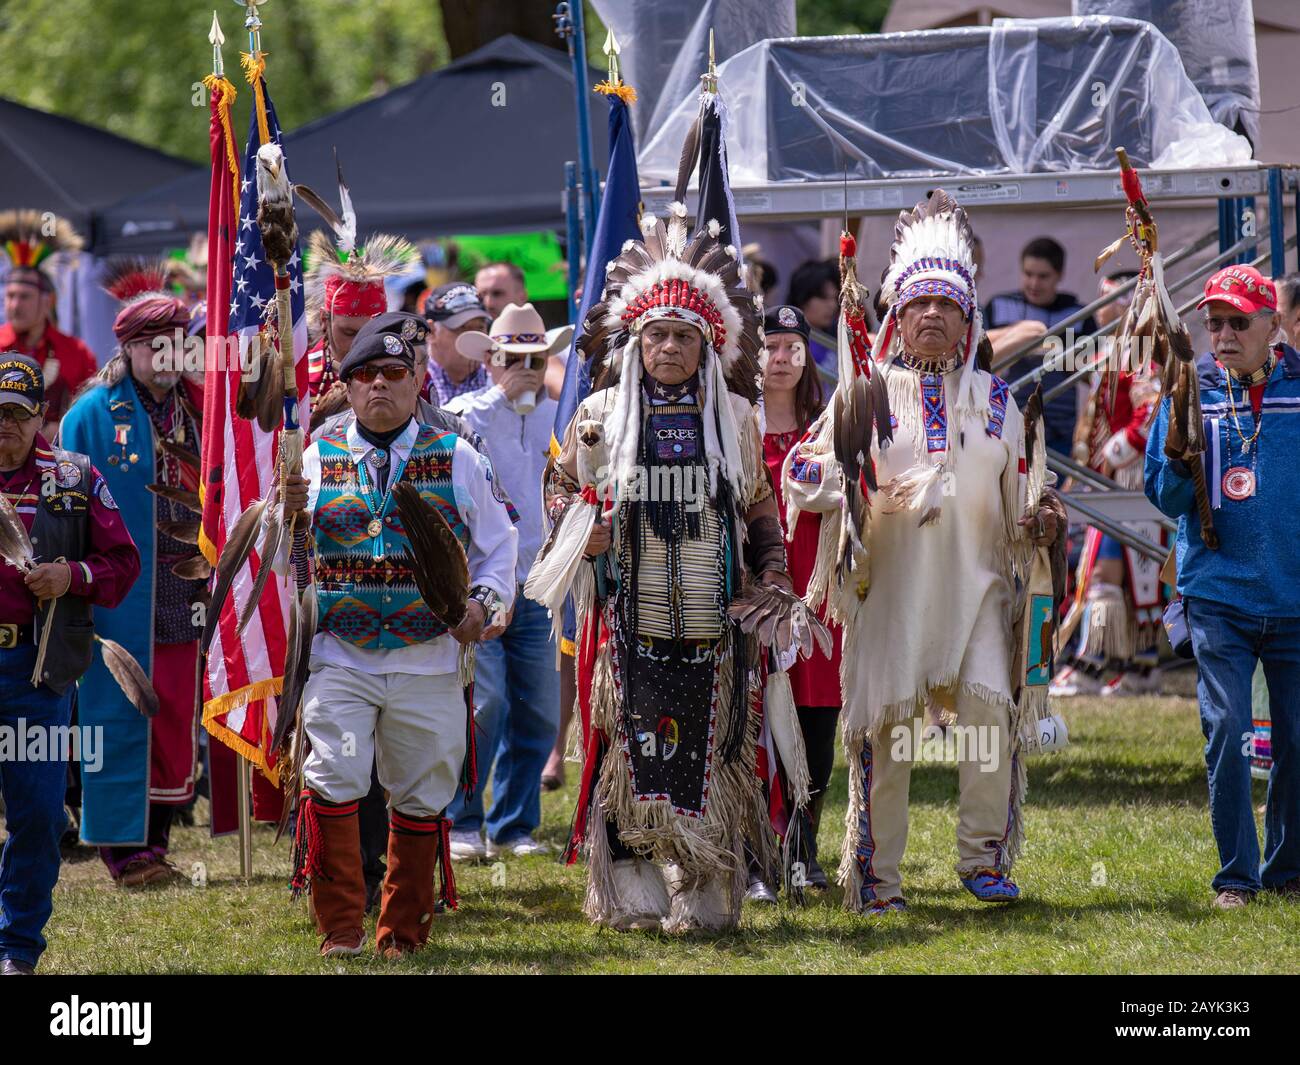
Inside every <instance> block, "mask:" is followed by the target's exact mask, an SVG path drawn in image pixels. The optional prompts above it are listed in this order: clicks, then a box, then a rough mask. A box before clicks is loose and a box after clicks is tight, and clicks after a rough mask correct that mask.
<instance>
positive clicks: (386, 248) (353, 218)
mask: <svg viewBox="0 0 1300 1065" xmlns="http://www.w3.org/2000/svg"><path fill="white" fill-rule="evenodd" d="M335 168H336V170H337V171H338V180H339V207H340V211H339V213H335V211H334V209H333V208H332V207H331V206H330V205H329V204H328V203H326V202H325V200H324V199H323V198H322V197H321V196H320V194H319V193H317V192H315V191H314V190H313V189H312V188H311V187H310V186H308V185H295V186H294V192H295V193H296V194H297V195H298V196H299V197H300V198H301V199H303V200H305V201H306V202H307V204H308V205H309V206H310V207H311V208H312V209H313V210H314V211H316V213H317V214H319V215H320V216H321V217H322V218H324V219H325V221H326V222H328V223H329V226H330V229H332V230H333V231H334V240H333V241H331V240H330V238H329V237H328V236H327V235H326V234H325V233H322V232H321V231H320V230H317V231H316V232H315V233H313V234H312V235H311V239H310V240H309V241H308V245H307V246H308V258H309V260H310V262H311V268H310V269H309V270H308V271H307V311H308V314H309V318H310V320H311V321H312V322H315V321H318V320H319V314H318V313H317V312H318V311H320V310H321V309H322V308H323V309H324V310H325V311H326V312H328V313H329V314H331V315H334V314H339V315H344V316H348V317H352V316H355V317H365V318H373V317H374V316H375V315H376V314H383V313H384V311H386V310H387V309H388V302H387V300H386V298H385V296H384V279H385V278H389V277H394V276H395V275H397V274H400V273H402V271H404V270H406V269H407V268H409V266H410V264H411V262H412V261H415V260H418V257H419V253H418V252H417V251H416V249H415V246H414V245H413V244H411V242H410V241H408V240H405V239H403V238H402V237H392V236H389V235H387V234H384V233H377V234H375V235H374V236H372V237H371V238H370V239H369V240H368V241H367V242H366V244H365V246H364V247H362V248H360V249H358V248H357V213H356V211H355V210H354V209H353V207H352V194H351V193H350V192H349V191H348V186H347V182H345V181H344V180H343V166H342V164H341V163H339V162H338V161H337V158H336V160H335Z"/></svg>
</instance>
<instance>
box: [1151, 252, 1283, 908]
mask: <svg viewBox="0 0 1300 1065" xmlns="http://www.w3.org/2000/svg"><path fill="white" fill-rule="evenodd" d="M1200 306H1202V307H1204V308H1205V314H1206V319H1205V325H1206V330H1207V331H1208V333H1209V335H1210V340H1211V343H1212V345H1213V349H1214V351H1213V355H1212V356H1210V355H1205V356H1202V358H1201V360H1200V362H1199V363H1198V370H1199V385H1200V389H1201V411H1202V414H1203V415H1204V417H1205V428H1206V438H1207V445H1206V454H1205V459H1204V461H1205V472H1206V481H1207V484H1208V487H1209V492H1210V501H1211V506H1212V508H1213V516H1214V528H1215V531H1216V532H1217V533H1218V535H1219V544H1220V546H1219V548H1218V550H1215V551H1211V550H1209V549H1208V548H1207V547H1206V546H1205V543H1204V541H1203V540H1202V539H1201V531H1200V518H1199V516H1198V514H1197V509H1196V502H1195V498H1194V495H1193V489H1192V478H1191V471H1190V470H1189V469H1188V468H1187V467H1186V465H1185V464H1183V463H1182V462H1180V461H1178V460H1175V459H1169V458H1168V457H1166V455H1165V451H1164V445H1165V435H1166V432H1167V430H1168V427H1169V405H1170V401H1171V400H1170V397H1169V396H1166V397H1165V398H1164V399H1163V400H1162V402H1161V405H1160V412H1159V415H1158V416H1157V418H1156V421H1155V425H1154V426H1153V427H1152V430H1151V434H1150V436H1149V437H1148V439H1147V454H1146V493H1147V496H1148V497H1149V498H1150V499H1151V501H1152V502H1153V503H1154V504H1155V505H1156V506H1157V507H1159V508H1160V509H1161V510H1162V511H1164V512H1165V513H1166V514H1168V515H1169V516H1170V517H1172V518H1177V519H1178V541H1177V561H1178V591H1179V593H1180V594H1181V595H1182V597H1183V602H1184V605H1185V607H1186V614H1187V622H1188V626H1189V628H1190V631H1191V636H1192V646H1193V649H1194V651H1195V653H1196V663H1197V666H1198V668H1199V673H1200V677H1199V681H1198V683H1197V696H1198V699H1199V701H1200V709H1201V729H1202V731H1203V732H1204V733H1205V738H1206V741H1207V742H1206V746H1205V762H1206V766H1207V768H1208V770H1209V783H1210V823H1211V825H1212V827H1213V829H1214V838H1215V842H1216V843H1217V844H1218V847H1219V860H1220V862H1221V863H1222V867H1221V868H1220V869H1219V872H1218V874H1217V875H1216V876H1215V877H1214V881H1213V886H1214V888H1215V890H1216V891H1217V892H1218V896H1217V897H1216V899H1215V905H1216V906H1217V907H1219V908H1220V909H1236V908H1238V907H1242V906H1245V905H1246V904H1248V903H1249V902H1250V901H1251V900H1252V899H1253V898H1254V896H1255V894H1256V893H1257V892H1258V891H1260V890H1261V889H1262V890H1265V891H1271V892H1276V893H1278V894H1282V895H1285V896H1289V897H1291V898H1296V897H1298V896H1300V552H1297V551H1296V548H1295V522H1296V516H1297V515H1298V514H1300V477H1298V476H1297V475H1296V463H1297V456H1300V352H1297V351H1296V349H1295V348H1292V347H1291V346H1289V345H1288V344H1284V343H1278V342H1277V341H1278V340H1279V339H1280V336H1281V334H1280V331H1279V327H1280V324H1281V317H1280V316H1279V314H1278V312H1277V293H1276V290H1275V288H1274V285H1273V282H1271V281H1268V280H1265V279H1264V278H1263V277H1262V276H1261V275H1260V274H1259V272H1258V271H1256V270H1254V269H1252V268H1251V267H1248V266H1230V267H1227V268H1225V269H1223V270H1220V271H1219V272H1218V273H1216V274H1214V275H1213V276H1212V277H1211V278H1210V279H1209V281H1208V282H1207V283H1206V286H1205V297H1204V299H1202V300H1201V302H1200ZM1256 662H1262V663H1263V666H1264V675H1265V677H1266V679H1267V681H1268V693H1269V707H1270V711H1271V713H1272V718H1273V722H1272V724H1273V759H1274V764H1273V772H1272V776H1271V777H1270V779H1269V785H1268V805H1267V807H1266V811H1265V815H1264V863H1263V866H1262V867H1261V865H1260V852H1259V841H1258V839H1257V838H1256V834H1255V816H1254V809H1253V806H1252V803H1251V795H1250V749H1251V745H1250V741H1251V737H1252V732H1253V730H1252V725H1251V712H1250V708H1251V702H1250V689H1251V677H1252V675H1253V674H1254V671H1255V665H1256Z"/></svg>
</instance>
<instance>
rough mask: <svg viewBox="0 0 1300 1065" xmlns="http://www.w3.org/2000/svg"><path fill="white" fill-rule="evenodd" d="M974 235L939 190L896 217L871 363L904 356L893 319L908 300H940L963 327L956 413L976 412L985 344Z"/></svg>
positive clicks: (960, 210)
mask: <svg viewBox="0 0 1300 1065" xmlns="http://www.w3.org/2000/svg"><path fill="white" fill-rule="evenodd" d="M975 273H976V266H975V232H974V230H972V229H971V224H970V219H969V218H968V217H967V215H966V211H965V210H964V209H963V208H961V207H959V206H958V204H957V201H956V200H954V199H953V198H952V197H951V196H949V195H948V194H947V193H946V192H944V191H943V189H936V190H935V191H934V192H932V193H931V194H930V196H929V198H928V199H927V200H925V201H924V202H922V203H918V204H917V205H916V206H915V207H913V208H912V210H910V211H900V212H899V215H898V221H897V222H896V223H895V224H894V243H893V246H892V247H891V248H890V249H889V266H888V267H887V268H886V270H885V272H884V274H883V275H882V276H881V280H880V298H881V299H882V300H883V301H884V304H885V306H886V307H888V308H889V310H888V313H887V314H886V315H885V320H884V321H883V322H882V323H881V327H880V335H879V339H878V341H877V346H876V358H877V359H878V360H879V361H880V362H889V361H890V360H892V359H893V358H894V357H895V356H896V355H899V354H901V353H902V351H903V338H902V336H901V335H900V332H899V329H898V317H899V315H900V314H901V313H902V311H903V308H904V307H906V306H907V305H908V304H909V303H911V302H912V300H914V299H917V298H919V297H921V296H942V297H944V298H946V299H950V300H952V301H953V302H954V303H956V304H957V306H959V307H960V308H961V309H962V313H963V314H964V315H965V316H966V319H967V321H968V323H969V324H968V326H967V328H966V336H965V338H964V340H963V342H962V343H961V344H960V345H959V347H958V355H959V356H960V358H961V360H962V362H963V364H964V365H963V368H962V375H961V386H960V388H959V390H958V393H957V397H958V398H957V409H958V411H963V410H969V411H973V410H975V409H976V399H975V396H974V378H975V368H976V358H975V355H976V352H977V350H978V349H979V346H980V342H981V341H982V340H983V339H984V317H983V315H982V314H981V313H980V307H979V301H978V300H977V298H976V295H975Z"/></svg>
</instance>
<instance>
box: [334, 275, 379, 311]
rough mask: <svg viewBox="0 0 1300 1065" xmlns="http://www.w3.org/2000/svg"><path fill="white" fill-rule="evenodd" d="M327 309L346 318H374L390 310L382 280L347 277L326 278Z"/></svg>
mask: <svg viewBox="0 0 1300 1065" xmlns="http://www.w3.org/2000/svg"><path fill="white" fill-rule="evenodd" d="M325 310H326V311H327V312H328V313H329V314H331V315H334V314H337V315H341V316H342V317H345V318H373V317H374V316H375V315H377V314H383V313H384V312H385V311H386V310H388V297H387V296H385V295H384V283H383V282H382V281H350V280H348V279H347V278H345V277H339V276H337V275H336V276H334V277H329V278H326V280H325Z"/></svg>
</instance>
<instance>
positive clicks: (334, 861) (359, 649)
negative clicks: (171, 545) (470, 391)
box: [285, 329, 518, 957]
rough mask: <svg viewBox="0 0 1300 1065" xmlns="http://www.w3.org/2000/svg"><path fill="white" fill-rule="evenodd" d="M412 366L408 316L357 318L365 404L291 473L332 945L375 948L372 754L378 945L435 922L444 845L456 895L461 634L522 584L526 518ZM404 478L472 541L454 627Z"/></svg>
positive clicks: (497, 610) (357, 394)
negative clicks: (371, 325) (389, 323)
mask: <svg viewBox="0 0 1300 1065" xmlns="http://www.w3.org/2000/svg"><path fill="white" fill-rule="evenodd" d="M414 366H415V351H414V348H413V345H412V342H411V340H410V339H409V338H407V337H404V336H402V335H401V331H400V329H399V330H398V332H397V333H393V332H385V331H382V330H374V331H372V332H370V333H368V334H367V335H365V336H362V335H360V334H359V335H358V336H357V338H356V340H355V341H354V342H353V344H352V348H351V350H350V351H349V352H348V354H347V356H346V357H345V358H344V359H343V360H342V362H341V363H340V365H339V378H340V379H341V380H342V381H343V383H344V385H345V387H346V388H347V392H348V401H349V404H350V406H351V408H352V410H353V411H354V412H355V417H354V418H353V419H352V420H351V421H349V422H347V424H345V425H339V426H338V427H336V428H335V429H334V430H332V431H331V432H328V433H325V434H324V435H322V436H321V437H320V438H319V439H317V440H315V441H314V442H313V443H312V444H311V446H310V447H308V448H307V451H306V453H305V454H304V455H303V466H302V476H300V477H291V478H289V479H288V481H287V484H286V492H285V503H286V510H287V511H288V512H290V513H297V512H302V513H300V514H299V516H298V518H297V520H298V521H299V522H300V523H302V524H306V525H309V526H310V527H311V528H312V530H313V535H314V539H315V548H316V560H317V562H316V572H315V576H316V592H317V599H318V603H319V611H320V622H319V626H318V628H317V633H316V637H315V639H314V641H313V643H312V659H311V670H312V671H311V676H310V678H309V679H308V681H307V688H306V691H305V693H304V697H303V727H304V728H305V730H306V733H307V739H308V740H309V741H310V744H311V754H310V755H309V756H308V758H307V761H306V763H305V766H304V770H303V777H304V784H305V788H306V791H305V792H304V794H303V796H302V799H301V807H300V812H299V822H298V833H299V841H300V842H299V845H300V848H301V851H302V854H301V859H302V860H301V864H300V866H299V868H298V869H296V870H295V875H294V882H295V886H297V887H302V886H305V885H306V883H308V882H309V883H310V885H311V891H312V897H313V900H314V903H315V916H316V924H317V929H318V931H319V932H320V934H321V936H322V937H323V943H322V945H321V953H322V954H323V955H325V956H326V957H330V956H334V955H346V954H359V953H360V952H361V949H362V941H363V938H364V933H363V930H362V918H363V915H364V913H365V906H366V891H365V880H364V877H363V873H362V867H361V840H360V832H359V824H358V804H359V802H360V800H361V799H362V797H363V796H365V795H366V793H367V791H368V790H369V788H370V783H371V767H372V765H373V766H374V767H376V768H377V770H378V775H379V781H380V783H381V785H382V787H383V789H384V790H385V791H386V792H387V793H388V808H389V822H390V831H389V837H388V868H387V873H386V876H385V880H384V887H383V899H382V902H381V905H380V911H379V923H378V927H377V931H376V949H377V950H379V951H380V952H382V953H383V954H384V955H385V956H389V957H391V956H397V955H400V954H403V953H406V952H409V951H413V950H418V949H419V948H420V947H421V946H422V945H423V944H424V942H425V941H426V940H427V938H428V935H429V928H430V920H431V917H432V914H433V912H434V897H433V878H434V875H435V871H436V870H435V867H436V865H437V864H438V859H439V857H440V856H441V858H442V861H443V863H444V877H443V891H444V902H446V903H447V904H450V905H454V904H455V898H454V891H453V890H452V884H451V880H450V876H449V872H448V866H449V861H450V858H449V854H448V848H447V836H448V832H449V830H450V823H449V822H448V821H447V819H446V818H445V816H444V813H443V812H444V810H445V808H446V806H447V804H448V803H449V802H450V801H451V798H452V796H453V795H454V794H455V791H456V787H457V784H458V782H459V781H460V780H461V779H462V772H463V764H462V763H463V761H464V759H465V757H466V753H467V740H468V729H467V727H466V714H467V712H468V711H467V703H466V699H465V693H464V689H463V687H462V684H461V679H460V676H459V661H458V660H459V657H460V656H459V652H458V645H459V644H471V643H473V642H474V641H476V640H477V639H478V638H479V636H480V634H481V633H482V631H483V628H484V627H485V625H487V624H488V622H489V621H490V620H492V619H493V616H494V615H499V614H501V613H503V612H504V611H505V610H506V609H508V607H509V605H510V603H511V601H512V600H513V598H514V592H515V582H514V571H515V554H516V551H517V547H516V544H517V540H518V535H517V533H516V532H515V529H514V526H513V525H512V523H511V521H510V518H509V516H508V515H507V514H506V510H505V507H504V506H503V505H502V504H501V503H500V501H499V500H498V499H497V498H496V497H495V496H494V494H493V491H492V485H491V483H490V481H489V480H488V477H487V472H486V467H485V465H484V463H483V461H482V460H481V458H480V457H479V455H478V454H477V453H476V452H475V451H474V449H473V448H472V447H470V445H469V444H468V443H466V442H465V441H464V440H461V439H460V438H458V437H457V436H456V435H455V434H454V433H449V432H445V431H443V430H440V429H436V428H434V427H432V426H428V425H422V424H420V423H419V421H418V420H417V419H416V418H415V417H414V415H415V404H416V396H417V388H416V380H415V372H414ZM398 483H405V484H410V485H411V486H412V487H414V488H415V489H416V490H417V491H418V492H419V493H420V496H421V498H422V499H423V500H424V501H425V502H426V503H428V504H430V505H431V506H433V507H435V508H436V509H437V510H438V512H439V513H440V514H441V515H442V517H443V518H444V519H445V520H446V522H447V525H448V526H449V527H450V528H451V531H452V532H453V533H454V534H455V536H456V538H457V539H458V540H459V541H460V544H461V547H462V548H463V549H464V552H465V555H466V557H467V559H468V565H469V581H470V586H471V591H470V597H469V600H468V601H467V603H466V609H465V616H464V619H463V620H462V621H461V622H460V624H458V625H457V626H456V627H455V628H454V629H448V627H447V626H446V625H445V624H443V623H442V622H441V621H440V620H439V619H438V617H437V616H436V615H434V613H433V612H432V611H431V610H430V609H429V606H428V605H427V604H426V603H425V602H424V600H423V599H422V598H421V596H420V592H419V590H418V588H417V587H416V584H415V576H414V573H413V570H412V560H411V550H412V548H411V544H410V541H409V540H408V539H407V535H406V529H405V527H404V526H403V523H402V521H401V520H400V519H399V517H398V514H397V510H396V506H395V504H394V502H393V489H394V487H395V486H396V485H397V484H398Z"/></svg>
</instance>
